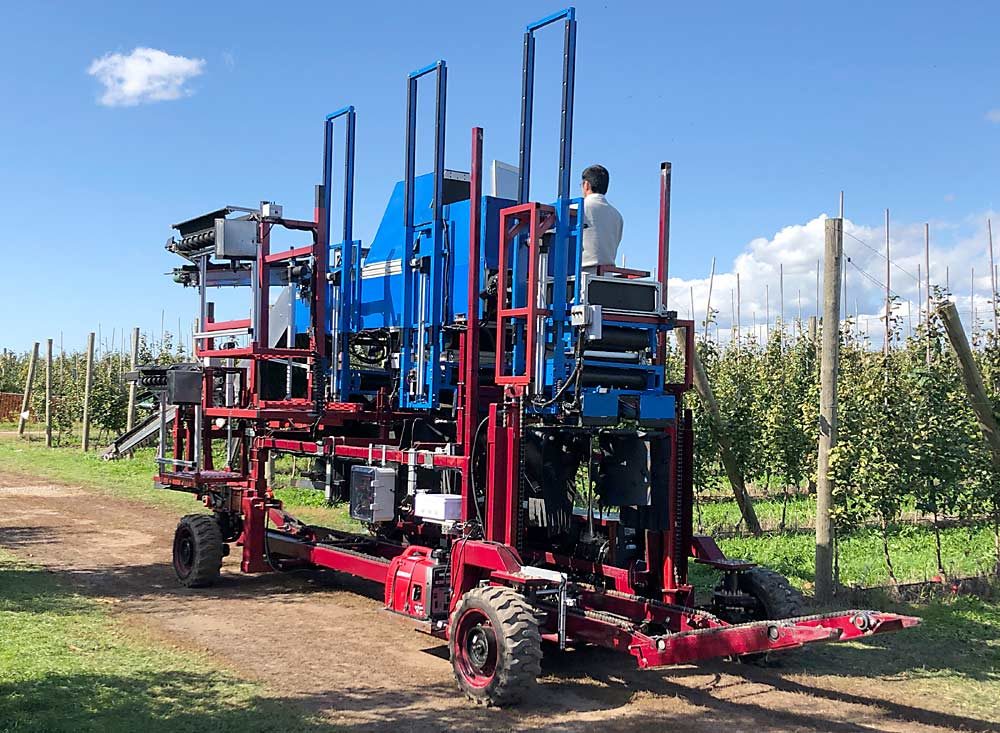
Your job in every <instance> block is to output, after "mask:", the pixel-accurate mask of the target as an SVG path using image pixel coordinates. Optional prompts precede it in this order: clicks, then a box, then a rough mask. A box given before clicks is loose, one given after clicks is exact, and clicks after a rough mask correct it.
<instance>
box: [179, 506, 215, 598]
mask: <svg viewBox="0 0 1000 733" xmlns="http://www.w3.org/2000/svg"><path fill="white" fill-rule="evenodd" d="M224 552H225V551H224V546H223V544H222V530H221V529H220V528H219V523H218V522H216V521H215V517H213V516H212V515H211V514H188V515H187V516H186V517H183V518H182V519H181V521H180V522H178V524H177V529H176V531H175V532H174V549H173V565H174V573H176V574H177V579H178V580H179V581H180V582H181V585H184V586H187V587H188V588H204V587H206V586H209V585H212V584H214V583H215V581H216V580H218V579H219V571H220V570H221V569H222V556H223V554H224Z"/></svg>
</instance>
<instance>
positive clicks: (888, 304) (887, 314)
mask: <svg viewBox="0 0 1000 733" xmlns="http://www.w3.org/2000/svg"><path fill="white" fill-rule="evenodd" d="M891 265H892V260H891V258H890V256H889V210H888V209H886V210H885V346H884V348H883V350H882V353H883V354H885V355H886V356H888V355H889V325H890V319H891V312H892V297H891V296H890V294H889V292H890V291H889V280H890V278H891V273H890V271H889V269H890V267H891Z"/></svg>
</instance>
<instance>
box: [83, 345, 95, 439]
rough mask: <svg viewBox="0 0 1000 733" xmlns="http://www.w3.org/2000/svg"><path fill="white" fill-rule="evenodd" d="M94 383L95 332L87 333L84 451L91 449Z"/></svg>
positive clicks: (84, 387) (84, 386) (84, 390)
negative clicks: (91, 401)
mask: <svg viewBox="0 0 1000 733" xmlns="http://www.w3.org/2000/svg"><path fill="white" fill-rule="evenodd" d="M93 384H94V332H93V331H91V332H90V333H89V334H88V335H87V373H86V377H85V379H84V383H83V437H82V444H83V452H84V453H86V452H87V451H88V450H90V390H91V387H93Z"/></svg>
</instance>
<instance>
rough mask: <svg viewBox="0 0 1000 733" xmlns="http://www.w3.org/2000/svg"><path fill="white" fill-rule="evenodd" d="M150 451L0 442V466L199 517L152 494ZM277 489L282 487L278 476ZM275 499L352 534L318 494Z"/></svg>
mask: <svg viewBox="0 0 1000 733" xmlns="http://www.w3.org/2000/svg"><path fill="white" fill-rule="evenodd" d="M154 458H155V451H154V450H153V449H151V448H142V449H139V450H137V451H135V457H134V458H132V459H120V460H117V461H105V460H103V459H102V458H101V457H100V455H99V454H98V453H94V452H91V453H87V454H84V453H82V452H80V450H79V448H45V446H44V445H43V444H40V443H38V442H32V441H25V440H18V439H17V438H16V437H12V436H0V466H2V467H3V468H4V469H5V470H9V471H16V472H18V473H24V474H26V475H29V476H32V477H36V478H39V479H47V480H50V481H60V482H66V483H73V484H78V485H80V486H84V487H86V488H89V489H94V490H96V491H99V492H101V493H104V494H107V495H109V496H113V497H116V498H119V499H130V500H134V501H143V502H147V503H150V504H154V505H156V506H161V507H163V508H165V509H170V510H171V511H175V512H177V513H178V514H190V513H193V512H197V511H199V508H200V507H201V504H200V503H199V502H198V501H197V500H196V499H195V498H194V496H193V495H192V494H188V493H186V492H178V491H172V490H170V489H156V488H154V486H153V475H154V473H155V472H156V466H155V463H154ZM281 468H282V466H281V464H280V463H279V467H278V471H279V476H278V477H277V479H278V480H277V483H278V485H283V484H286V483H287V479H286V478H285V477H283V476H282V475H281V473H280V471H281ZM275 496H277V497H278V498H279V499H281V500H282V501H283V502H285V508H286V509H287V510H288V511H289V512H291V513H292V514H295V515H296V516H298V517H299V518H300V519H302V520H303V521H306V522H311V523H313V524H324V525H325V526H330V527H335V528H339V529H357V528H358V527H359V526H360V525H358V524H357V523H356V522H354V521H353V520H351V519H350V517H349V516H348V509H347V507H346V505H337V506H332V507H328V506H326V503H325V500H324V498H323V494H322V492H319V491H313V490H310V489H297V488H279V489H276V491H275Z"/></svg>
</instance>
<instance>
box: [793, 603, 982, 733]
mask: <svg viewBox="0 0 1000 733" xmlns="http://www.w3.org/2000/svg"><path fill="white" fill-rule="evenodd" d="M885 610H892V611H897V612H899V613H907V614H912V615H915V616H920V617H921V618H922V620H923V623H922V625H921V626H920V627H919V628H916V629H910V630H907V631H904V632H901V633H898V634H886V635H884V636H874V637H871V638H869V639H866V640H865V641H864V642H850V643H844V644H824V645H817V646H814V647H811V648H810V653H809V654H803V655H801V657H800V658H799V661H798V662H797V664H801V665H802V667H803V668H804V670H805V671H807V672H809V673H812V674H817V675H831V676H836V677H847V676H857V675H858V674H863V675H864V676H866V677H869V678H871V679H872V684H873V685H877V684H878V683H877V679H878V678H888V679H892V680H894V681H895V680H900V681H902V682H903V689H905V690H906V691H907V693H908V696H909V697H912V698H913V699H915V700H921V701H922V702H923V704H926V705H927V707H929V708H931V709H936V710H939V711H942V713H943V715H942V716H941V718H940V719H935V718H934V717H933V714H932V715H930V716H926V715H920V714H919V712H918V713H916V714H914V719H918V720H920V719H923V720H925V721H926V722H929V723H932V724H936V725H939V726H941V727H943V728H946V729H947V728H950V729H964V728H965V727H966V726H967V725H969V723H972V722H975V721H976V720H988V721H992V722H994V723H1000V706H998V705H997V700H1000V603H998V602H997V601H996V600H995V599H994V600H983V599H980V598H975V597H969V596H960V597H958V598H955V599H952V600H947V601H938V602H933V603H928V604H921V605H919V606H913V605H901V606H898V607H895V608H886V609H885ZM793 687H794V686H793ZM873 689H874V688H873ZM790 691H793V692H795V691H799V690H796V689H792V690H790ZM802 691H803V692H809V691H810V690H808V689H807V690H802ZM860 702H863V701H860ZM923 704H920V706H919V707H921V708H922V707H923ZM899 707H900V708H901V712H909V711H912V710H914V708H912V707H910V706H899ZM953 716H954V717H953ZM966 716H968V717H970V718H973V720H972V721H970V720H966V719H965V718H966ZM974 729H977V730H979V729H983V728H982V726H981V725H976V726H974ZM991 730H992V728H991Z"/></svg>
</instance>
